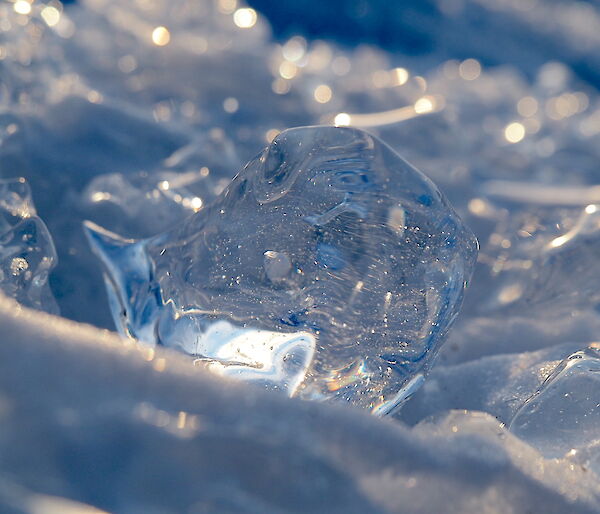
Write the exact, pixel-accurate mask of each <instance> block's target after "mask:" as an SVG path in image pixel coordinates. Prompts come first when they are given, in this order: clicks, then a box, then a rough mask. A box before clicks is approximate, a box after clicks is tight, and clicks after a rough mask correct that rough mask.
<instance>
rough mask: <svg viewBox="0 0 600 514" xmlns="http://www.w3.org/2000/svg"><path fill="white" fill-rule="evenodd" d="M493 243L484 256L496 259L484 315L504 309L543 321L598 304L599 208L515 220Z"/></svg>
mask: <svg viewBox="0 0 600 514" xmlns="http://www.w3.org/2000/svg"><path fill="white" fill-rule="evenodd" d="M494 239H495V241H494V242H495V246H496V248H495V249H492V250H491V251H490V252H489V253H490V254H496V255H497V256H496V258H495V259H494V261H493V262H492V263H491V264H492V273H493V274H495V275H496V277H497V278H496V281H495V282H496V284H495V285H494V287H492V288H490V289H491V290H490V292H488V298H487V299H486V300H485V305H486V307H487V310H488V312H489V311H490V310H496V309H498V308H503V309H505V310H507V309H510V310H512V311H520V312H521V313H524V312H529V313H532V314H534V313H535V314H536V315H537V316H542V317H547V316H556V315H557V314H559V313H566V312H568V313H569V314H571V313H572V312H573V311H576V310H583V309H593V308H594V306H597V305H598V304H600V295H599V294H598V282H597V279H596V277H597V276H598V273H599V272H600V266H599V264H598V259H597V254H598V250H599V248H600V207H599V206H598V205H594V204H590V205H588V206H586V207H585V208H583V209H575V208H570V209H558V208H557V207H553V208H551V209H548V208H543V209H539V210H538V211H537V212H536V211H529V212H527V213H523V214H520V215H514V217H513V220H512V221H511V227H510V229H509V230H505V231H504V234H497V235H495V238H494ZM482 253H484V254H485V253H486V252H485V251H484V252H482ZM482 304H483V302H482Z"/></svg>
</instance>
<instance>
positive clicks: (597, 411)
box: [510, 344, 600, 458]
mask: <svg viewBox="0 0 600 514" xmlns="http://www.w3.org/2000/svg"><path fill="white" fill-rule="evenodd" d="M599 426H600V345H598V344H593V345H591V346H590V347H588V348H586V349H584V350H581V351H578V352H575V353H573V354H571V355H569V357H567V358H566V359H565V360H563V361H562V362H561V363H560V364H559V365H558V367H557V368H556V369H555V370H554V371H553V373H552V374H551V375H550V376H549V377H548V378H547V379H546V381H545V382H544V384H543V385H542V386H541V388H540V389H539V390H538V391H537V392H536V394H535V395H533V396H532V397H531V398H530V399H529V400H527V402H526V403H525V404H524V405H523V406H522V407H521V408H520V409H519V410H518V411H517V413H516V414H515V416H514V418H513V419H512V421H511V423H510V431H511V432H513V433H514V434H515V435H517V436H518V437H519V438H521V439H523V440H524V441H526V442H528V443H529V444H531V445H532V446H534V447H536V448H538V449H539V450H540V451H541V452H542V453H543V454H544V455H545V456H547V457H556V458H560V457H563V456H565V455H566V454H568V453H569V452H570V453H572V454H575V453H577V451H578V450H580V449H582V448H584V447H585V446H587V445H588V444H590V443H596V444H597V440H598V436H599V434H600V430H599V428H598V427H599Z"/></svg>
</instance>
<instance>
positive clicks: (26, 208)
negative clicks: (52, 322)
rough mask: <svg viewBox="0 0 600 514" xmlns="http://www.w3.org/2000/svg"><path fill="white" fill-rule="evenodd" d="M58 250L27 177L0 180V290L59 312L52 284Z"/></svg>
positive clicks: (26, 302)
mask: <svg viewBox="0 0 600 514" xmlns="http://www.w3.org/2000/svg"><path fill="white" fill-rule="evenodd" d="M55 265H56V250H55V249H54V243H53V242H52V237H51V236H50V233H49V232H48V229H47V228H46V225H45V224H44V222H43V221H42V220H41V219H40V218H39V217H38V216H37V215H36V211H35V207H34V205H33V200H32V199H31V191H30V189H29V185H28V184H27V182H26V181H25V179H23V178H16V179H7V180H0V289H1V290H2V292H3V293H4V294H6V295H8V296H11V297H13V298H15V299H17V300H18V301H19V302H20V303H22V304H23V305H27V306H28V307H33V308H36V309H40V310H44V311H47V312H52V313H55V314H58V307H57V305H56V302H55V300H54V297H53V295H52V292H51V291H50V287H49V285H48V275H49V273H50V272H51V271H52V268H54V266H55Z"/></svg>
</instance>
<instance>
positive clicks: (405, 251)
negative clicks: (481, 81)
mask: <svg viewBox="0 0 600 514" xmlns="http://www.w3.org/2000/svg"><path fill="white" fill-rule="evenodd" d="M87 232H88V237H89V239H90V242H91V244H92V247H93V249H94V251H95V252H96V254H98V255H99V256H100V258H101V259H102V261H103V263H104V265H105V268H106V270H107V280H106V283H107V287H108V289H109V294H110V297H111V298H112V311H113V316H114V318H115V321H116V323H117V325H118V326H119V327H120V330H121V331H122V333H124V334H126V335H128V336H130V337H133V338H137V339H140V340H143V341H145V342H147V343H149V344H161V345H164V346H169V347H176V348H178V349H180V350H183V351H184V352H186V353H189V354H191V355H193V356H195V357H196V359H200V360H201V361H202V362H205V361H208V362H209V363H210V366H209V367H211V368H213V369H218V370H220V371H222V372H226V373H227V372H229V373H228V374H236V375H238V376H239V377H241V378H246V379H253V380H259V381H261V382H262V383H265V384H267V385H268V386H269V387H272V388H278V389H283V390H285V391H287V392H288V394H290V395H297V396H300V397H302V398H308V399H319V400H329V399H337V400H341V401H344V402H348V403H352V404H355V405H358V406H361V407H365V408H368V409H371V410H372V411H373V412H375V413H379V414H387V413H389V412H392V411H393V410H395V409H397V408H398V407H399V406H400V405H401V404H402V403H403V401H404V400H405V397H406V396H407V395H409V394H411V393H412V392H413V391H414V390H415V389H416V388H417V387H418V386H419V385H420V384H421V383H422V381H423V377H424V376H425V375H426V373H427V370H428V368H429V366H430V364H431V361H432V359H433V357H434V355H435V353H436V352H437V350H438V348H439V346H440V344H441V343H442V342H443V340H444V336H445V333H446V331H447V330H448V327H449V326H450V324H451V323H452V321H453V319H454V317H455V316H456V314H457V313H458V310H459V308H460V304H461V301H462V295H463V290H464V287H465V284H466V282H467V281H468V279H469V277H470V275H471V272H472V269H473V265H474V262H475V257H476V253H477V242H476V240H475V237H474V236H473V234H472V233H471V232H470V231H469V230H468V229H467V228H466V227H465V226H464V225H463V224H462V222H461V220H460V219H459V218H458V216H457V215H456V213H455V212H454V211H453V210H452V208H451V207H450V206H449V205H448V204H447V202H446V200H445V199H444V198H443V197H442V195H441V194H440V192H439V191H438V190H437V188H436V187H435V186H434V185H433V183H432V182H431V181H430V180H429V179H427V178H426V177H425V176H424V175H423V174H421V173H420V172H419V171H417V170H416V169H414V168H413V167H411V166H410V165H409V164H407V163H406V162H405V161H404V160H402V159H401V158H400V157H399V156H398V155H397V154H395V153H394V152H393V151H392V150H391V149H390V148H389V147H388V146H386V145H385V144H383V143H382V142H380V141H379V140H377V139H376V138H374V137H373V136H371V135H369V134H367V133H365V132H363V131H361V130H357V129H352V128H337V127H307V128H298V129H291V130H287V131H285V132H282V133H281V134H279V135H278V136H277V137H275V139H274V140H273V141H272V143H271V144H270V145H269V147H267V148H266V149H265V150H264V151H263V152H262V153H261V154H260V155H259V156H258V157H257V158H255V159H254V160H253V161H251V162H250V163H249V164H247V165H246V167H245V168H244V169H243V170H242V171H241V172H240V173H239V174H238V175H237V176H236V178H235V179H234V180H233V182H232V183H231V184H230V185H229V187H227V188H226V189H225V191H224V192H223V193H222V194H221V195H220V196H219V197H218V198H217V199H216V200H215V202H214V203H213V204H212V205H209V206H207V207H205V208H204V209H202V210H201V211H199V212H197V213H196V214H194V215H192V216H191V217H189V218H187V219H186V220H184V221H183V222H181V223H180V224H179V225H178V226H176V227H175V228H174V229H172V230H170V231H168V232H165V233H163V234H160V235H158V236H155V237H152V238H149V239H144V240H141V241H137V242H134V241H126V240H123V239H120V238H119V237H118V236H116V235H111V234H110V233H108V232H106V231H104V230H102V229H100V228H99V227H95V226H93V225H92V224H88V225H87ZM267 342H268V344H267ZM233 371H235V373H232V372H233Z"/></svg>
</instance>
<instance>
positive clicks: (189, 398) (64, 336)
mask: <svg viewBox="0 0 600 514" xmlns="http://www.w3.org/2000/svg"><path fill="white" fill-rule="evenodd" d="M0 323H1V325H2V327H3V340H2V345H0V366H1V367H2V369H1V370H0V398H1V400H2V402H1V405H2V410H1V416H2V422H3V430H2V432H1V435H0V451H1V452H2V456H3V458H2V460H1V462H0V477H1V480H0V483H1V484H2V487H0V501H2V502H3V505H2V507H3V510H4V511H5V512H31V509H29V510H28V508H27V505H28V504H29V503H31V502H34V501H37V502H41V501H42V500H44V499H45V500H46V501H49V502H50V503H52V502H55V503H56V502H58V500H57V499H56V498H54V499H51V500H48V499H47V498H39V497H38V496H36V495H49V496H52V497H58V498H69V499H71V500H75V501H78V502H83V503H85V504H90V505H94V506H95V507H97V508H101V509H104V510H108V511H117V512H214V511H218V512H306V511H311V512H320V511H323V512H325V511H326V512H407V511H410V512H417V513H418V512H422V513H428V512H443V511H447V510H448V509H451V510H453V511H459V512H526V511H528V510H529V511H542V510H543V511H544V512H594V511H595V510H597V509H598V508H600V496H599V494H600V492H599V491H598V485H597V483H598V477H597V476H596V475H594V474H593V473H590V472H587V471H584V470H582V469H581V467H580V466H579V467H574V468H573V469H571V467H570V466H569V464H568V463H566V462H562V461H557V460H544V459H543V458H542V457H541V456H540V455H539V454H538V453H537V452H535V450H533V449H532V448H530V447H528V446H526V445H525V444H523V443H521V442H519V441H518V440H517V439H516V438H515V437H513V436H511V435H510V434H506V433H505V432H504V431H503V429H502V428H501V427H499V425H498V422H497V421H496V420H494V419H493V418H492V417H491V416H489V415H486V414H477V413H471V414H461V413H451V414H449V417H442V419H440V420H438V421H436V422H432V423H423V424H421V425H419V426H417V427H416V428H414V429H410V428H408V427H407V426H405V425H404V424H401V423H399V422H393V421H386V420H382V419H379V418H375V417H373V416H370V415H368V414H367V413H365V412H363V411H360V410H354V409H351V408H344V407H341V406H331V405H324V404H318V403H313V402H304V401H300V400H294V399H286V398H284V397H282V396H280V395H278V394H276V393H271V392H268V391H261V390H259V389H254V388H248V387H247V386H245V385H242V384H239V383H236V382H231V381H228V380H226V379H222V378H217V377H214V376H213V375H212V374H211V375H209V374H207V373H206V372H204V371H202V370H196V369H190V368H189V366H188V364H187V361H186V360H184V359H183V358H181V357H180V356H178V355H176V354H173V353H170V352H167V351H161V349H159V348H157V349H155V350H152V349H149V348H146V347H140V346H136V345H135V344H134V343H132V342H130V341H127V340H123V339H119V338H118V337H116V336H115V335H114V334H111V333H109V332H106V331H104V332H103V331H99V330H97V329H95V328H92V327H90V326H85V325H77V324H75V323H73V322H71V321H67V320H65V319H61V318H57V317H54V316H51V315H47V314H43V313H39V312H34V311H31V310H29V309H27V308H24V307H20V306H18V305H17V304H16V303H15V302H14V301H12V300H8V299H6V298H0ZM23 370H27V372H26V373H24V372H23ZM452 427H458V428H457V430H453V428H452ZM32 460H34V462H35V465H32ZM31 491H34V492H35V495H34V494H33V493H32V492H31ZM18 495H21V496H18Z"/></svg>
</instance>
